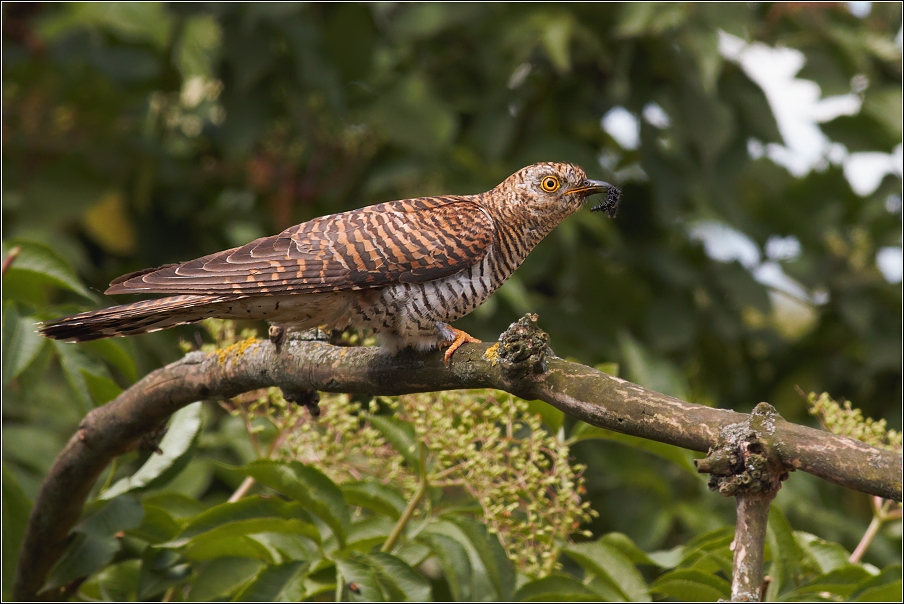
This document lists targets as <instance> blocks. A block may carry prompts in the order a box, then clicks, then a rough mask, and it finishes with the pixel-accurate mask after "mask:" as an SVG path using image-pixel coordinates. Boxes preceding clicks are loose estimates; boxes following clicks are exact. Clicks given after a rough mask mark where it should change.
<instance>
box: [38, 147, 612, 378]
mask: <svg viewBox="0 0 904 604" xmlns="http://www.w3.org/2000/svg"><path fill="white" fill-rule="evenodd" d="M603 192H605V193H608V195H607V197H606V199H605V201H604V202H603V203H601V204H600V205H598V206H596V207H594V208H593V209H594V210H604V211H607V212H608V213H609V215H610V216H614V215H615V211H616V210H617V208H618V201H619V190H618V189H617V188H616V187H614V186H612V185H610V184H608V183H605V182H602V181H598V180H590V179H588V178H587V176H586V175H585V174H584V171H583V170H582V169H581V168H580V167H578V166H574V165H570V164H560V163H539V164H534V165H532V166H528V167H526V168H523V169H521V170H519V171H518V172H515V173H514V174H513V175H511V176H510V177H508V178H506V179H505V180H504V181H503V182H502V183H501V184H500V185H499V186H497V187H495V188H494V189H492V190H490V191H487V192H486V193H479V194H477V195H463V196H455V195H449V196H440V197H418V198H415V199H405V200H401V201H390V202H387V203H381V204H377V205H373V206H369V207H366V208H361V209H358V210H352V211H350V212H343V213H341V214H333V215H330V216H323V217H321V218H315V219H314V220H311V221H308V222H305V223H303V224H299V225H297V226H293V227H290V228H288V229H286V230H285V231H283V232H282V233H280V234H279V235H274V236H272V237H264V238H261V239H257V240H255V241H252V242H251V243H248V244H247V245H243V246H241V247H237V248H233V249H230V250H226V251H223V252H217V253H215V254H210V255H208V256H204V257H203V258H198V259H197V260H192V261H190V262H184V263H182V264H168V265H165V266H161V267H159V268H151V269H145V270H142V271H138V272H135V273H131V274H128V275H124V276H122V277H119V278H118V279H116V280H114V281H113V282H112V283H111V284H110V288H109V289H107V291H106V293H107V294H145V293H158V294H168V295H167V296H166V297H163V298H158V299H155V300H145V301H142V302H134V303H132V304H123V305H120V306H113V307H111V308H106V309H103V310H97V311H92V312H84V313H80V314H77V315H73V316H70V317H64V318H61V319H57V320H54V321H50V322H47V323H45V324H43V325H42V326H41V328H40V332H41V333H42V334H44V335H45V336H47V337H50V338H54V339H57V340H67V341H72V342H86V341H89V340H95V339H98V338H108V337H115V336H129V335H135V334H141V333H146V332H150V331H157V330H159V329H165V328H167V327H173V326H175V325H182V324H185V323H192V322H195V321H200V320H202V319H206V318H208V317H216V318H224V319H265V320H267V321H269V322H271V323H272V324H274V325H276V326H278V329H282V328H287V329H291V330H299V329H309V328H313V327H324V328H327V329H344V328H346V327H353V328H357V329H365V328H366V329H370V330H372V331H373V332H375V333H376V334H377V336H378V338H379V340H380V342H381V344H382V345H383V346H384V347H385V348H387V349H389V350H391V351H396V350H399V349H400V348H404V347H408V346H411V347H415V348H417V349H419V350H427V349H432V348H435V347H437V346H440V347H441V346H448V348H447V350H446V352H445V356H444V359H445V361H446V362H447V363H448V362H449V360H450V358H451V356H452V353H453V352H454V351H455V350H456V349H457V348H458V347H459V346H461V345H462V344H463V343H465V342H476V341H478V340H476V339H475V338H472V337H471V336H470V335H468V334H467V333H465V332H463V331H461V330H459V329H456V328H454V327H452V326H451V325H449V323H450V322H452V321H455V320H456V319H459V318H461V317H463V316H465V315H467V314H468V313H470V312H471V311H473V310H474V309H475V308H477V307H478V306H480V305H481V304H482V303H483V302H485V301H486V299H487V298H489V296H490V294H492V293H493V292H494V291H495V290H496V289H498V288H499V286H501V285H502V284H503V283H504V282H505V281H506V279H508V278H509V277H510V276H511V274H512V273H513V272H514V270H515V269H516V268H517V267H518V266H519V265H520V264H521V263H522V262H523V261H524V259H525V258H526V257H527V255H528V254H529V253H530V251H531V250H532V249H533V248H534V247H535V246H536V245H537V244H538V243H539V242H540V241H541V240H542V239H543V238H544V237H545V236H546V235H547V234H548V233H549V232H550V231H552V230H553V228H555V227H556V225H558V224H559V223H560V222H562V220H564V219H565V218H566V217H567V216H569V215H570V214H572V213H574V212H576V211H577V210H579V209H580V208H581V207H582V206H583V205H584V202H585V201H586V200H587V198H588V197H589V196H590V195H592V194H594V193H603Z"/></svg>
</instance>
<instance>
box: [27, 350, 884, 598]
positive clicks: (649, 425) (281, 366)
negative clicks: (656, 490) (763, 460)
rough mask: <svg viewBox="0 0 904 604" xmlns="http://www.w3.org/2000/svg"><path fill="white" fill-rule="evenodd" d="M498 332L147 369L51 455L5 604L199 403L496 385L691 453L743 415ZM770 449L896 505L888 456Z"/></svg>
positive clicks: (832, 438) (814, 446)
mask: <svg viewBox="0 0 904 604" xmlns="http://www.w3.org/2000/svg"><path fill="white" fill-rule="evenodd" d="M508 335H509V334H508V332H507V333H506V334H504V336H503V342H502V344H501V345H500V346H499V347H496V346H494V347H492V348H490V347H488V346H487V345H485V344H481V345H465V346H463V347H462V348H460V349H459V350H458V351H457V352H456V353H455V356H454V358H453V363H452V365H451V367H447V366H446V365H445V364H444V363H443V360H442V354H441V353H440V352H433V353H430V354H417V353H413V352H410V351H403V352H402V353H400V354H398V355H396V356H391V355H388V354H385V353H383V352H381V351H380V350H379V349H376V348H343V347H337V346H332V345H330V344H327V343H324V342H310V341H298V340H290V341H288V342H286V343H285V344H283V345H282V346H281V349H280V351H279V352H277V350H276V348H275V347H274V345H273V344H272V343H271V342H269V341H254V342H252V343H247V342H245V343H240V344H237V345H235V346H232V347H230V348H227V349H224V350H221V351H219V352H217V353H212V354H207V355H206V354H203V353H191V354H189V355H187V356H186V357H185V358H183V359H182V360H180V361H177V362H175V363H172V364H171V365H168V366H166V367H163V368H161V369H158V370H157V371H154V372H152V373H150V374H148V375H147V376H146V377H145V378H144V379H142V380H141V381H139V382H137V383H136V384H135V385H134V386H132V387H131V388H129V389H128V390H126V391H125V392H123V393H122V394H121V395H120V396H119V397H117V398H116V400H114V401H112V402H111V403H109V404H107V405H104V406H103V407H99V408H97V409H95V410H93V411H92V412H91V413H89V414H88V415H87V416H86V417H85V419H84V421H83V422H82V424H81V427H80V429H79V431H78V433H77V434H76V435H75V436H73V438H72V439H71V440H70V441H69V443H68V444H67V445H66V447H65V448H64V449H63V451H62V452H61V453H60V456H59V457H58V458H57V460H56V462H55V463H54V465H53V467H52V468H51V470H50V472H49V474H48V475H47V477H46V478H45V480H44V483H43V485H42V487H41V491H40V493H39V494H38V497H37V500H36V501H35V505H34V508H33V510H32V515H31V518H30V519H29V524H28V527H27V529H26V534H25V538H24V540H23V543H22V551H21V555H20V558H19V565H18V568H17V569H16V580H15V585H14V597H15V598H16V599H22V600H26V599H34V598H36V597H38V593H39V591H40V589H41V586H42V584H43V582H44V579H45V577H46V576H47V573H48V571H49V570H50V568H51V567H52V566H53V564H54V563H55V562H56V561H57V560H58V559H59V557H60V556H61V555H62V553H63V551H64V549H65V547H66V545H67V542H68V539H69V531H70V529H71V528H72V526H73V525H74V524H75V522H76V521H77V520H78V518H79V516H80V514H81V512H82V507H83V505H84V502H85V499H86V497H87V496H88V494H89V492H90V490H91V488H92V486H93V484H94V482H95V480H96V479H97V477H98V476H99V475H100V473H101V471H102V470H103V469H104V468H105V467H106V465H107V464H108V463H109V462H110V461H111V460H112V459H113V458H114V457H116V456H118V455H120V454H122V453H124V452H126V451H128V450H129V449H130V448H131V447H133V446H134V445H135V443H136V441H137V440H138V439H139V438H140V437H141V436H142V435H143V434H144V433H146V432H148V431H149V430H152V429H153V428H154V427H156V426H158V425H159V424H160V423H161V422H163V421H165V420H166V419H167V418H168V417H169V416H170V415H171V414H172V413H173V412H175V411H176V410H178V409H179V408H181V407H183V406H185V405H187V404H189V403H192V402H194V401H197V400H201V399H206V398H210V397H214V396H216V397H231V396H235V395H237V394H240V393H242V392H247V391H249V390H254V389H257V388H263V387H269V386H279V387H280V388H282V389H283V390H287V391H293V392H297V391H300V390H304V389H315V390H318V391H321V392H359V393H368V394H372V395H397V394H408V393H413V392H432V391H437V390H453V389H464V388H496V389H499V390H505V391H507V392H510V393H512V394H514V395H516V396H519V397H522V398H526V399H540V400H543V401H546V402H547V403H549V404H551V405H554V406H555V407H557V408H559V409H561V410H562V411H564V412H565V413H567V414H569V415H572V416H574V417H576V418H578V419H581V420H583V421H585V422H587V423H589V424H592V425H595V426H599V427H602V428H608V429H610V430H614V431H617V432H623V433H626V434H632V435H635V436H641V437H644V438H649V439H652V440H657V441H661V442H666V443H670V444H673V445H677V446H679V447H683V448H687V449H693V450H695V451H707V450H708V449H709V448H710V447H711V446H713V445H715V444H716V443H717V441H718V438H719V434H720V432H721V431H722V429H723V428H725V427H727V426H729V425H731V424H736V423H741V422H743V421H744V420H745V418H746V417H747V416H746V415H744V414H741V413H735V412H732V411H725V410H721V409H712V408H710V407H704V406H700V405H693V404H691V403H687V402H684V401H681V400H678V399H675V398H672V397H669V396H666V395H664V394H659V393H657V392H653V391H651V390H646V389H644V388H642V387H640V386H637V385H636V384H632V383H630V382H627V381H625V380H622V379H619V378H615V377H612V376H610V375H607V374H605V373H601V372H599V371H596V370H594V369H591V368H589V367H586V366H583V365H579V364H577V363H571V362H568V361H564V360H562V359H558V358H555V357H545V358H544V355H543V354H535V353H536V351H532V350H527V351H526V352H524V351H523V350H522V348H519V346H520V345H521V344H523V343H519V342H517V341H516V342H507V341H506V339H505V338H506V336H508ZM488 348H490V350H488ZM522 352H524V354H521V353H522ZM519 355H520V356H519ZM529 364H532V365H531V366H530V367H528V368H527V369H526V370H525V368H524V365H529ZM774 442H775V447H776V451H777V454H778V456H779V458H780V459H781V461H782V463H783V464H784V465H785V466H788V467H792V468H797V469H800V470H803V471H806V472H809V473H811V474H815V475H817V476H820V477H822V478H825V479H826V480H829V481H831V482H834V483H836V484H840V485H842V486H845V487H848V488H852V489H856V490H858V491H863V492H865V493H871V494H874V495H879V496H881V497H885V498H890V499H895V500H897V501H900V500H901V473H902V459H901V455H899V454H896V453H892V452H889V451H883V450H880V449H876V448H873V447H870V446H868V445H865V444H863V443H861V442H858V441H854V440H851V439H848V438H844V437H840V436H836V435H833V434H830V433H828V432H823V431H820V430H814V429H811V428H806V427H804V426H797V425H794V424H790V423H788V422H785V421H783V420H778V421H776V422H775V426H774ZM42 596H43V597H51V598H52V597H53V596H54V594H46V593H45V594H42Z"/></svg>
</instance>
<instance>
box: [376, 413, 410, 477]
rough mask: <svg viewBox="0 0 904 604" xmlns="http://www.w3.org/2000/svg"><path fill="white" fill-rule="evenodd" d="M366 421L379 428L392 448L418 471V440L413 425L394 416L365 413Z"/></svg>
mask: <svg viewBox="0 0 904 604" xmlns="http://www.w3.org/2000/svg"><path fill="white" fill-rule="evenodd" d="M364 416H365V417H366V418H367V421H368V422H370V424H371V425H372V426H373V427H374V428H376V429H377V430H379V432H380V434H382V435H383V438H385V439H386V440H387V441H389V444H391V445H392V447H393V449H395V450H396V451H398V452H399V454H400V455H401V456H402V457H404V458H405V461H406V462H407V463H408V465H410V466H411V468H412V469H413V470H414V471H415V472H420V469H421V460H420V456H419V455H418V450H417V447H418V442H417V439H416V438H415V435H414V427H413V426H412V425H411V424H409V423H408V422H405V421H402V420H400V419H396V418H394V417H383V416H382V415H371V414H369V413H368V414H365V415H364Z"/></svg>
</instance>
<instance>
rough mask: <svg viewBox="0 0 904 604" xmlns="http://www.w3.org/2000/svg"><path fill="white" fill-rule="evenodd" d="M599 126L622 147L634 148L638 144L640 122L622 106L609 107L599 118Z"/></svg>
mask: <svg viewBox="0 0 904 604" xmlns="http://www.w3.org/2000/svg"><path fill="white" fill-rule="evenodd" d="M600 126H601V127H602V129H603V130H605V131H606V132H607V133H608V134H609V136H611V137H612V138H614V139H615V142H617V143H618V144H619V145H621V147H622V149H628V150H634V149H636V148H637V145H639V144H640V123H638V121H637V118H636V117H634V114H633V113H631V112H630V111H628V110H627V109H625V108H624V107H613V108H612V109H610V110H609V111H608V112H607V113H606V115H604V116H603V119H602V120H600Z"/></svg>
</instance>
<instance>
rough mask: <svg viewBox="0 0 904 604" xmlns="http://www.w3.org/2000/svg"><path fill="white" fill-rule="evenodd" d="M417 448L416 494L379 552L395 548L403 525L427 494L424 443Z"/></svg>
mask: <svg viewBox="0 0 904 604" xmlns="http://www.w3.org/2000/svg"><path fill="white" fill-rule="evenodd" d="M418 448H419V450H420V454H421V482H420V484H418V487H417V492H416V493H415V494H414V497H412V498H411V501H409V502H408V507H406V508H405V511H404V512H402V515H401V516H400V517H399V521H398V522H396V525H395V526H394V527H392V532H391V533H390V534H389V537H387V539H386V543H384V544H383V547H381V548H380V551H381V552H389V551H391V550H392V548H393V547H395V544H396V541H398V540H399V537H401V535H402V531H403V530H405V525H406V524H408V521H409V520H411V517H412V516H414V511H415V510H416V509H417V506H418V505H419V504H420V503H421V499H423V498H424V495H425V494H426V493H427V486H428V481H427V455H426V451H425V447H424V443H418Z"/></svg>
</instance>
